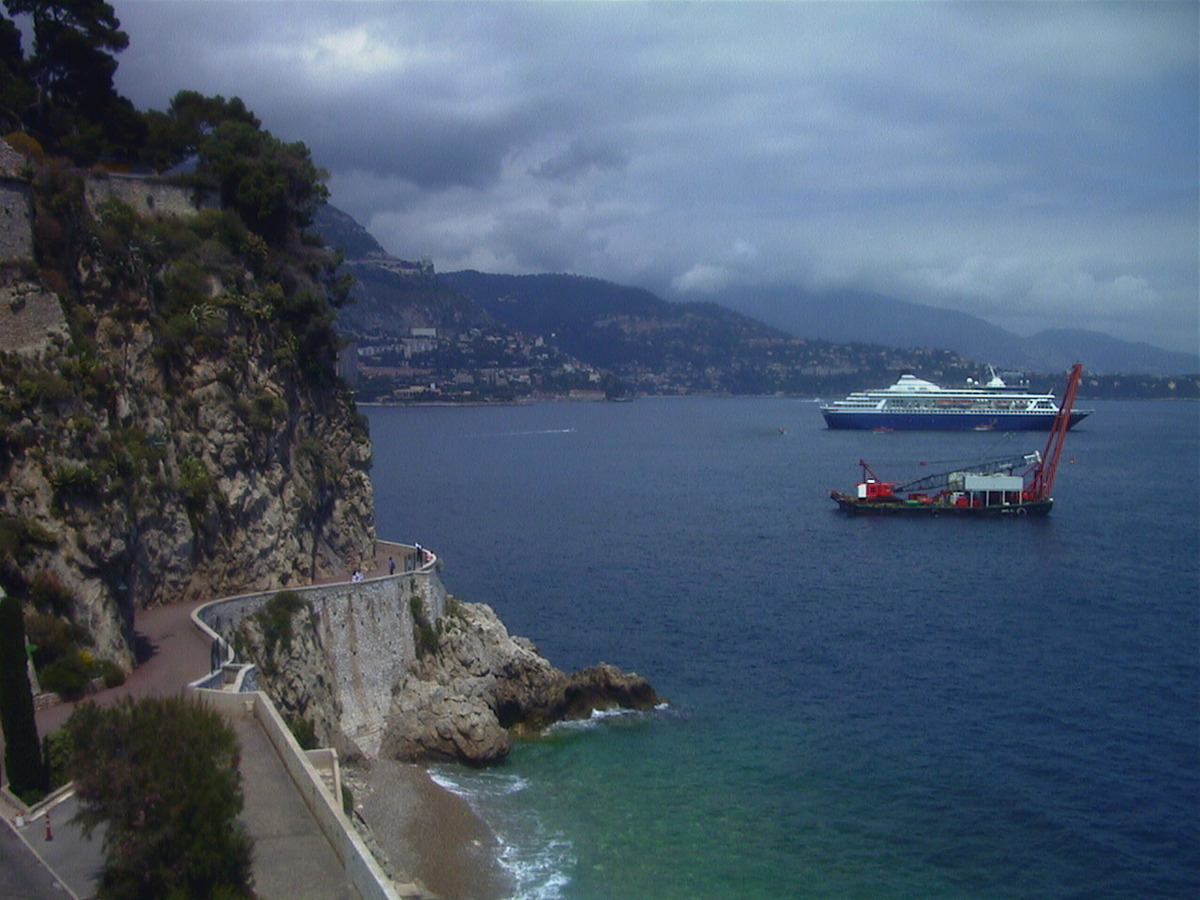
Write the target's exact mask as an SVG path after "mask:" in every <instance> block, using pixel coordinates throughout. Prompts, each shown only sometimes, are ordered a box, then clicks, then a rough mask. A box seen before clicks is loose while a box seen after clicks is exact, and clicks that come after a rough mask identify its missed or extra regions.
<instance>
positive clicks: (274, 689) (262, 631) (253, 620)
mask: <svg viewBox="0 0 1200 900" xmlns="http://www.w3.org/2000/svg"><path fill="white" fill-rule="evenodd" d="M283 628H284V629H285V632H286V639H285V638H284V637H283V636H282V635H281V634H279V633H278V631H279V626H278V624H277V625H276V627H275V629H270V626H267V625H266V624H265V623H264V620H263V619H261V618H259V617H257V616H250V617H248V618H246V619H244V620H243V621H242V623H241V625H240V626H239V627H238V631H237V634H236V638H235V646H237V648H238V656H239V659H242V660H243V661H244V662H251V663H254V664H255V665H256V666H257V668H258V681H259V685H260V687H261V688H262V689H263V690H265V691H266V692H267V695H268V696H269V697H270V698H271V701H272V702H273V703H274V704H275V707H276V708H277V709H278V710H279V712H280V714H281V715H282V716H283V717H284V719H285V721H288V722H290V723H291V724H292V725H293V728H295V726H297V725H299V724H300V723H307V724H308V725H311V726H312V733H313V736H314V738H315V739H316V746H319V747H336V748H337V749H338V751H339V752H340V753H343V754H344V755H353V753H354V750H353V748H351V747H350V746H349V745H348V742H347V741H346V739H345V735H343V734H342V732H341V730H340V729H339V727H338V713H339V711H340V704H339V702H338V698H337V696H336V692H335V690H334V687H333V685H332V684H331V683H330V681H329V678H328V677H327V672H328V661H327V658H326V655H325V650H324V647H322V645H321V638H320V632H319V631H318V629H317V628H316V627H315V626H314V623H313V614H312V609H311V608H310V607H309V606H308V605H307V604H306V605H304V606H302V607H301V608H300V609H297V610H296V611H295V612H293V613H292V614H291V616H290V618H289V620H288V621H287V623H286V625H284V626H283ZM268 630H272V631H273V632H274V633H272V634H268V633H267V632H268Z"/></svg>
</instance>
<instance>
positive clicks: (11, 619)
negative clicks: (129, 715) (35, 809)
mask: <svg viewBox="0 0 1200 900" xmlns="http://www.w3.org/2000/svg"><path fill="white" fill-rule="evenodd" d="M0 593H3V592H2V591H0ZM0 725H2V726H3V728H4V767H5V768H6V769H7V770H8V786H9V789H10V790H11V791H12V792H13V793H14V794H16V795H17V796H18V797H24V796H25V795H26V794H29V793H45V791H46V786H47V782H46V768H45V766H44V765H43V763H42V748H41V744H40V743H39V742H38V734H37V719H36V718H35V717H34V712H33V689H32V688H31V687H30V685H29V669H28V657H27V656H26V655H25V617H24V616H23V615H22V614H21V604H20V603H18V602H17V599H16V598H15V597H9V596H7V595H4V596H3V597H0Z"/></svg>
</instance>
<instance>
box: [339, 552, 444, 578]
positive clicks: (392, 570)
mask: <svg viewBox="0 0 1200 900" xmlns="http://www.w3.org/2000/svg"><path fill="white" fill-rule="evenodd" d="M431 556H432V554H431V553H430V552H429V551H428V550H426V549H425V548H424V547H422V546H421V545H420V544H415V545H413V552H412V553H406V554H405V555H404V571H405V572H411V571H413V570H415V569H419V568H421V567H422V566H424V565H425V564H426V563H428V562H429V560H430V557H431ZM388 574H389V575H395V574H396V558H395V557H394V556H389V557H388ZM363 577H364V576H363V573H362V569H355V570H354V574H352V575H351V576H350V581H351V582H353V583H354V584H358V583H359V582H360V581H362V580H363Z"/></svg>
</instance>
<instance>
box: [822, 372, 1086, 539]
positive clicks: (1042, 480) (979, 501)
mask: <svg viewBox="0 0 1200 900" xmlns="http://www.w3.org/2000/svg"><path fill="white" fill-rule="evenodd" d="M1082 374H1083V367H1082V366H1080V365H1078V364H1077V365H1075V366H1074V367H1073V368H1072V369H1071V373H1070V375H1069V376H1068V378H1067V387H1066V390H1065V391H1064V392H1063V403H1062V407H1061V408H1060V409H1059V410H1058V414H1057V416H1056V418H1055V422H1054V426H1053V427H1052V428H1051V430H1050V434H1049V436H1048V437H1047V439H1046V446H1045V449H1043V451H1042V452H1041V453H1038V452H1037V451H1034V452H1033V453H1028V454H1025V455H1024V456H1012V457H1006V458H1003V459H992V460H984V461H982V462H979V463H975V464H973V465H971V466H962V467H959V468H957V469H955V470H954V471H950V472H942V473H939V474H937V475H927V476H925V477H923V478H918V479H916V480H915V481H909V482H906V483H904V484H898V483H896V482H894V481H884V480H883V479H881V478H879V477H878V476H877V475H876V474H875V473H874V472H873V471H872V470H871V467H870V466H869V465H867V463H866V462H864V461H863V460H861V459H860V460H859V461H858V464H859V465H860V466H861V467H862V478H861V480H860V481H859V482H858V484H857V486H856V488H855V491H854V493H852V494H847V493H842V492H841V491H836V490H834V491H830V492H829V496H830V498H831V499H832V500H833V501H834V502H835V503H836V504H837V505H838V508H839V509H840V510H842V512H846V513H850V514H852V515H909V516H911V515H966V516H1045V515H1047V514H1048V513H1049V512H1050V508H1051V507H1052V506H1053V505H1054V498H1053V497H1051V496H1050V489H1051V488H1052V487H1053V485H1054V475H1055V472H1056V471H1057V469H1058V461H1059V457H1060V456H1061V455H1062V448H1063V442H1064V440H1065V439H1066V434H1067V431H1068V430H1069V429H1070V427H1071V408H1072V407H1073V406H1074V405H1075V395H1076V394H1077V393H1078V390H1079V380H1080V378H1081V376H1082Z"/></svg>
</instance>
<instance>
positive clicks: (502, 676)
mask: <svg viewBox="0 0 1200 900" xmlns="http://www.w3.org/2000/svg"><path fill="white" fill-rule="evenodd" d="M659 702H660V701H659V698H658V696H657V694H656V693H655V691H654V688H653V687H651V686H650V684H649V682H647V681H646V679H644V678H642V677H641V676H639V675H635V674H627V673H624V672H622V671H620V670H619V669H617V668H615V667H613V666H609V665H604V664H601V665H598V666H593V667H591V668H588V669H584V670H582V671H580V672H575V673H573V674H567V673H565V672H563V671H561V670H560V669H557V668H555V667H554V666H553V665H551V664H550V663H549V662H548V661H547V660H546V659H545V658H544V657H543V656H542V655H541V654H540V653H538V651H537V648H536V647H534V645H533V644H532V643H531V642H530V641H528V640H527V639H525V638H521V637H512V636H510V635H509V633H508V630H507V629H506V628H505V627H504V623H503V622H501V621H500V619H499V618H498V617H497V616H496V614H495V612H493V611H492V609H491V608H490V607H488V606H486V605H484V604H465V603H464V604H457V606H456V607H455V608H454V609H453V610H452V611H451V613H450V614H449V615H447V616H446V618H445V619H443V621H442V626H441V632H440V635H439V638H438V642H437V645H436V647H435V648H431V649H430V651H428V652H426V653H425V654H424V655H423V656H422V657H421V659H419V660H418V661H417V662H416V664H415V665H414V666H413V667H412V669H411V671H410V672H409V674H408V675H407V676H406V677H405V678H404V679H403V680H402V681H401V682H400V683H399V684H398V685H397V686H396V689H395V692H394V696H393V702H392V708H391V711H390V712H389V714H388V720H387V726H386V731H385V734H384V739H383V744H382V749H381V755H383V756H385V757H393V758H396V759H401V760H407V761H460V762H466V763H470V764H474V765H483V764H487V763H493V762H496V761H498V760H501V759H503V758H504V757H505V756H506V755H507V754H508V752H509V750H510V748H511V745H512V737H513V735H514V734H521V733H528V732H534V731H538V730H541V729H543V728H545V727H546V726H548V725H550V724H552V723H554V722H557V721H561V720H564V719H581V718H586V717H587V716H589V715H591V714H592V712H593V711H595V710H601V709H614V708H618V707H621V708H627V709H650V708H653V707H654V706H656V705H658V703H659Z"/></svg>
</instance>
